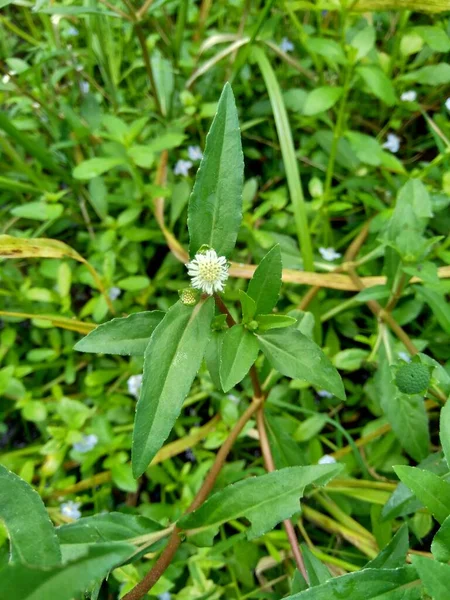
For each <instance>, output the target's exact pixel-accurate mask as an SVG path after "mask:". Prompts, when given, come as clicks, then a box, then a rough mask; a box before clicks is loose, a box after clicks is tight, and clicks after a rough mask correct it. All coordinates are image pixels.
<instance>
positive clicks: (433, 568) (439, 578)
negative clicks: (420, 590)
mask: <svg viewBox="0 0 450 600" xmlns="http://www.w3.org/2000/svg"><path fill="white" fill-rule="evenodd" d="M411 562H412V564H413V567H415V568H416V569H417V572H418V573H419V577H420V579H421V580H422V584H423V587H424V588H425V591H426V592H427V594H429V595H430V596H431V597H432V598H433V600H448V597H449V583H450V565H445V564H443V563H441V562H438V561H437V560H433V559H431V558H427V557H425V556H416V555H413V556H411Z"/></svg>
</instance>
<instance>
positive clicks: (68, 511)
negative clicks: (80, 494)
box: [61, 500, 81, 519]
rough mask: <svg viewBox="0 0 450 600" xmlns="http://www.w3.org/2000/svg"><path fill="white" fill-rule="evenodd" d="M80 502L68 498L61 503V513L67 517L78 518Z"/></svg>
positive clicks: (79, 515)
mask: <svg viewBox="0 0 450 600" xmlns="http://www.w3.org/2000/svg"><path fill="white" fill-rule="evenodd" d="M80 506H81V502H74V501H73V500H69V501H68V502H63V503H62V504H61V514H62V515H64V516H65V517H68V518H69V519H79V518H80V517H81V511H80Z"/></svg>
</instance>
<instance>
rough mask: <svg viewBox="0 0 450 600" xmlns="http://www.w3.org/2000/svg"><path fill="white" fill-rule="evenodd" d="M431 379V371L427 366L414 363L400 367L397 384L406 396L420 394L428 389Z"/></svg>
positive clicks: (396, 377) (396, 379) (396, 378)
mask: <svg viewBox="0 0 450 600" xmlns="http://www.w3.org/2000/svg"><path fill="white" fill-rule="evenodd" d="M430 379H431V376H430V371H429V369H428V368H427V367H426V366H425V365H422V364H421V363H417V362H412V363H409V364H408V365H404V366H402V367H400V369H399V370H398V371H397V374H396V376H395V384H396V386H397V387H398V389H399V390H400V391H401V392H403V393H404V394H419V393H420V392H423V391H425V390H426V389H427V388H428V386H429V385H430Z"/></svg>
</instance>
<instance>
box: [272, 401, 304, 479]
mask: <svg viewBox="0 0 450 600" xmlns="http://www.w3.org/2000/svg"><path fill="white" fill-rule="evenodd" d="M264 418H265V422H266V429H267V437H268V438H269V443H270V448H271V450H272V454H273V459H274V462H275V466H276V468H277V469H284V468H285V467H295V466H300V465H306V464H308V460H307V459H306V456H305V453H304V451H303V450H302V448H300V446H299V444H297V442H295V441H294V440H293V439H292V436H291V435H289V433H287V432H286V427H285V421H284V419H283V417H276V416H273V415H271V414H270V413H267V411H264Z"/></svg>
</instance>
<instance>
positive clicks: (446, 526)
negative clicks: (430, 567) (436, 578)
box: [431, 516, 450, 562]
mask: <svg viewBox="0 0 450 600" xmlns="http://www.w3.org/2000/svg"><path fill="white" fill-rule="evenodd" d="M431 552H432V553H433V556H434V557H435V559H436V560H440V561H441V562H448V561H449V560H450V516H449V517H447V518H446V519H445V521H444V522H443V523H442V525H441V528H440V529H439V531H438V532H437V533H436V535H435V536H434V538H433V541H432V542H431Z"/></svg>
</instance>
